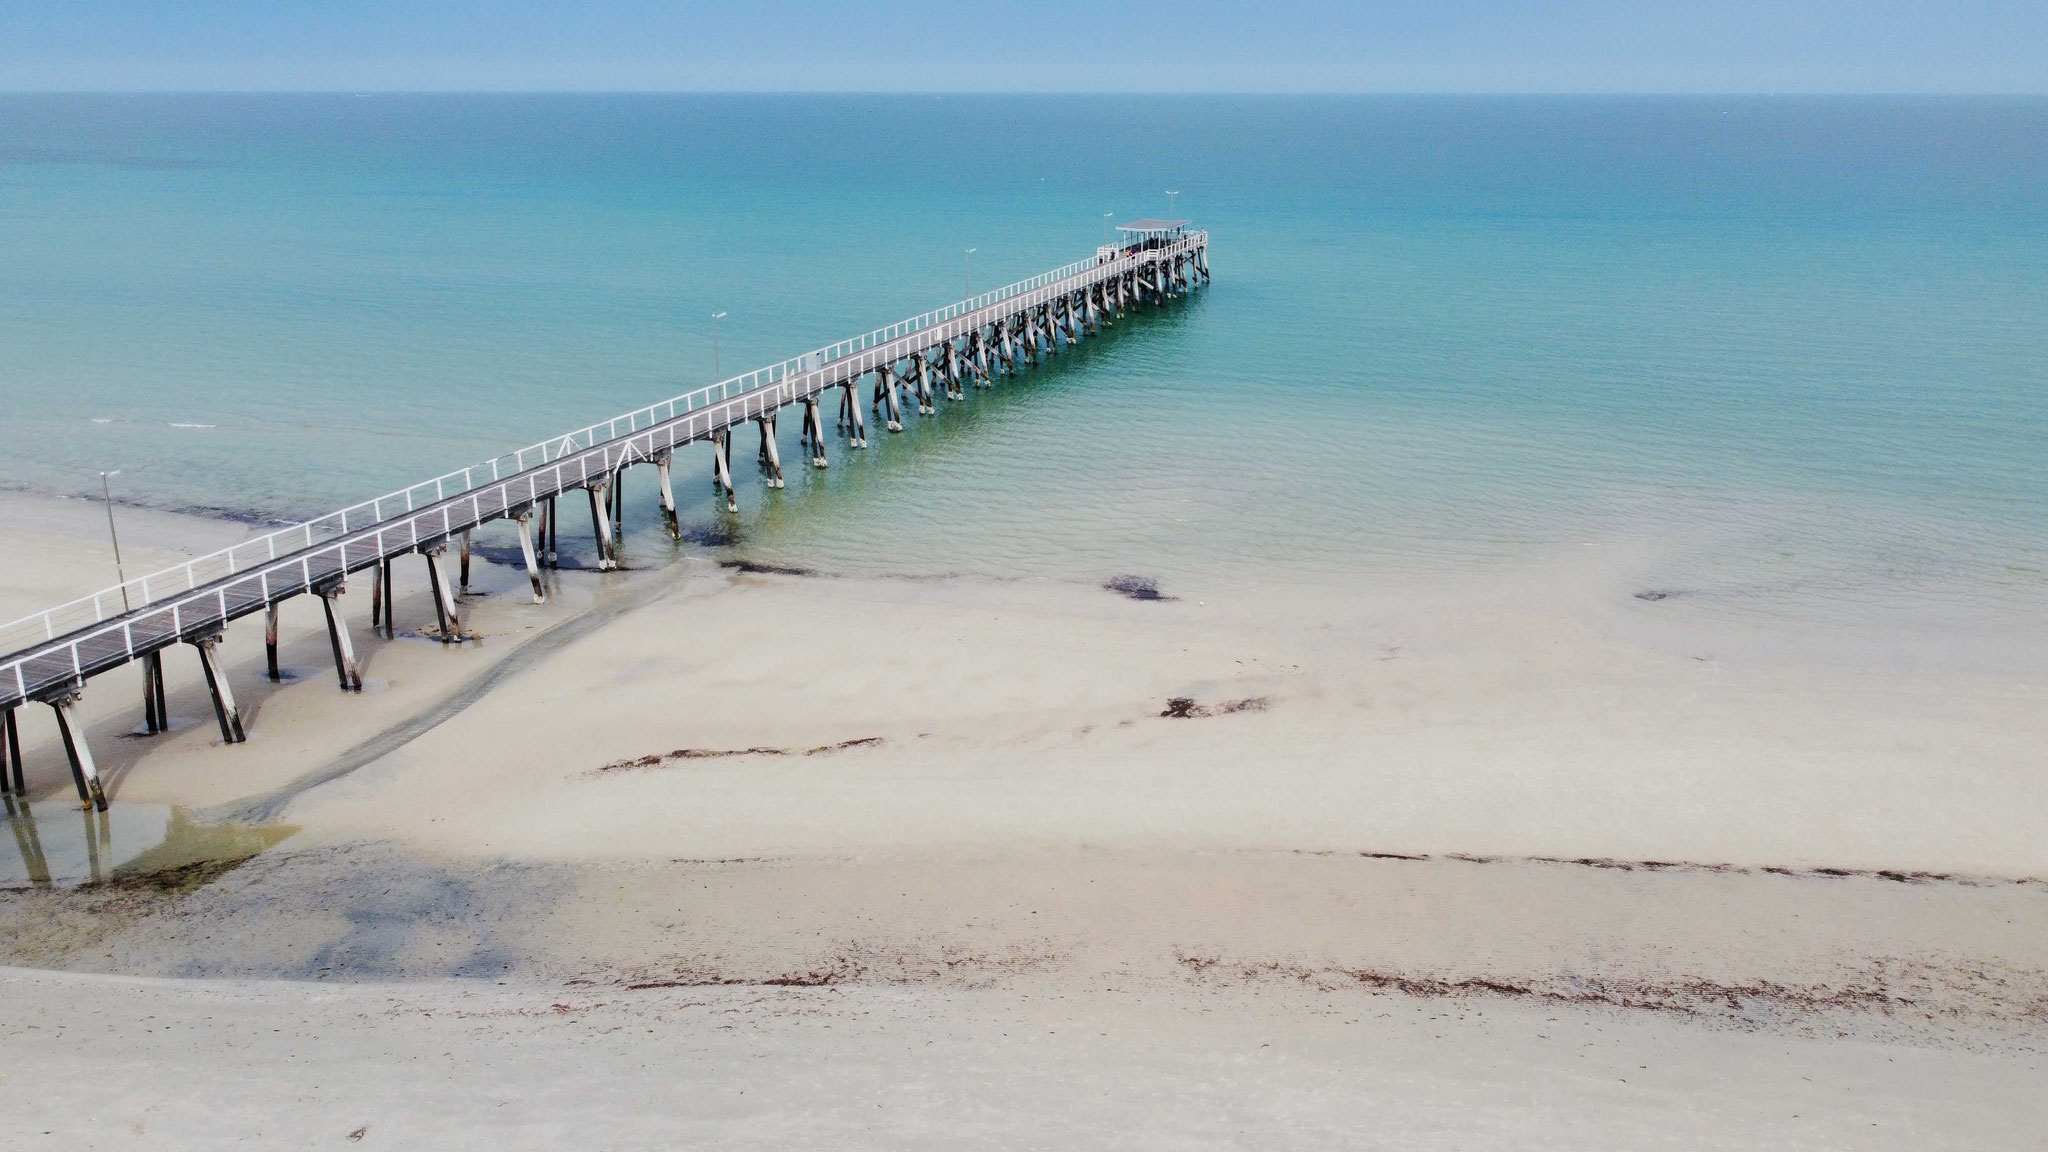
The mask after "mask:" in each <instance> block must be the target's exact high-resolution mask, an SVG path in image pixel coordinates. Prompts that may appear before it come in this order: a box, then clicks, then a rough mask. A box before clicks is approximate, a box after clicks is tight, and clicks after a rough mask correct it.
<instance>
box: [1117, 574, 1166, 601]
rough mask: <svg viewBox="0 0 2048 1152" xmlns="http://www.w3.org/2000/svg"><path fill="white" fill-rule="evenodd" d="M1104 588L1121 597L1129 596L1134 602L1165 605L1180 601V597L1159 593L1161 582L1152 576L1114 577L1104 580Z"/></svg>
mask: <svg viewBox="0 0 2048 1152" xmlns="http://www.w3.org/2000/svg"><path fill="white" fill-rule="evenodd" d="M1102 586H1103V588H1105V589H1107V590H1109V591H1111V592H1114V593H1116V594H1117V595H1119V596H1128V597H1129V598H1131V599H1133V600H1157V601H1160V602H1161V603H1165V602H1168V601H1173V600H1178V599H1180V597H1178V596H1167V595H1163V594H1162V593H1161V592H1160V591H1159V581H1157V580H1154V579H1152V578H1151V577H1150V576H1112V577H1110V578H1109V579H1107V580H1104V581H1103V582H1102Z"/></svg>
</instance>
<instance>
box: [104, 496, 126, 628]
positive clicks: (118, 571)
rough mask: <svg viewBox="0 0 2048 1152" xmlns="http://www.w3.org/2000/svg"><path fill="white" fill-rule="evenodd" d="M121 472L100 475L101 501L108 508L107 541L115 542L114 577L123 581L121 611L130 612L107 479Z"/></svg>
mask: <svg viewBox="0 0 2048 1152" xmlns="http://www.w3.org/2000/svg"><path fill="white" fill-rule="evenodd" d="M120 474H121V470H120V469H119V468H116V469H114V470H113V471H112V472H102V473H100V500H101V501H103V502H104V503H105V504H106V506H107V539H109V540H112V541H113V542H114V575H115V576H117V577H119V578H120V580H121V610H122V611H123V612H126V611H127V610H128V607H129V605H128V573H127V571H126V570H124V569H123V568H122V567H121V534H120V533H118V532H116V531H114V494H113V491H112V490H111V489H109V488H108V487H107V478H108V477H110V476H119V475H120Z"/></svg>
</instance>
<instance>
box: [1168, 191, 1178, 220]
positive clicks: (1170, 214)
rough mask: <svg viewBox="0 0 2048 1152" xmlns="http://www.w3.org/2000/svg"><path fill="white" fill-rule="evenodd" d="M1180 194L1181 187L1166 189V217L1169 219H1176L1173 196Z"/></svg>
mask: <svg viewBox="0 0 2048 1152" xmlns="http://www.w3.org/2000/svg"><path fill="white" fill-rule="evenodd" d="M1178 195H1180V189H1178V188H1168V189H1167V190H1166V218H1167V219H1168V220H1172V219H1174V215H1173V198H1174V197H1175V196H1178Z"/></svg>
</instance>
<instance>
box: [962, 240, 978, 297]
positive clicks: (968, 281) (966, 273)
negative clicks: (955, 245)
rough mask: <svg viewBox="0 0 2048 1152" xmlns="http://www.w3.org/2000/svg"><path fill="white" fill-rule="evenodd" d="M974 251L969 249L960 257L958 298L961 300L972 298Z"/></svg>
mask: <svg viewBox="0 0 2048 1152" xmlns="http://www.w3.org/2000/svg"><path fill="white" fill-rule="evenodd" d="M975 251H976V250H975V249H973V248H969V249H968V250H967V251H966V252H965V253H963V254H962V255H961V257H960V261H961V263H960V298H961V299H962V300H967V299H971V298H972V297H973V296H974V253H975Z"/></svg>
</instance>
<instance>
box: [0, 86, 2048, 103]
mask: <svg viewBox="0 0 2048 1152" xmlns="http://www.w3.org/2000/svg"><path fill="white" fill-rule="evenodd" d="M0 96H352V97H371V96H903V97H921V98H928V99H930V98H943V97H948V96H960V97H981V96H1039V97H1043V96H1055V97H1056V96H1090V97H1095V96H1115V97H1124V98H1129V97H1150V98H1158V97H1186V96H1257V97H1305V96H1330V97H1368V96H1377V97H1399V98H1416V97H1567V98H1643V97H1667V98H1673V99H1701V98H1720V99H1728V98H1754V99H1785V98H1797V97H1852V98H1863V99H1888V98H1890V99H1926V98H1933V97H1947V98H1991V99H2036V100H2048V90H2042V91H2011V90H2003V91H2001V90H1992V89H1903V88H1902V89H1847V88H1843V89H1834V88H1812V89H1777V90H1765V89H1732V88H1731V89H1563V88H1558V89H1543V88H1533V89H1532V88H1498V89H1495V88H1455V89H1454V88H1437V89H1391V88H1389V89H1373V88H1329V89H1256V88H1245V89H1221V88H1218V89H1147V90H1137V89H1114V88H1109V89H1059V90H1054V89H1031V88H1017V89H997V88H990V89H973V88H968V89H943V90H942V89H902V88H7V87H0Z"/></svg>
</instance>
